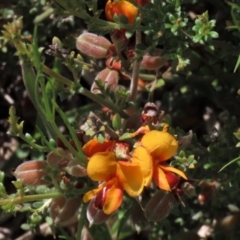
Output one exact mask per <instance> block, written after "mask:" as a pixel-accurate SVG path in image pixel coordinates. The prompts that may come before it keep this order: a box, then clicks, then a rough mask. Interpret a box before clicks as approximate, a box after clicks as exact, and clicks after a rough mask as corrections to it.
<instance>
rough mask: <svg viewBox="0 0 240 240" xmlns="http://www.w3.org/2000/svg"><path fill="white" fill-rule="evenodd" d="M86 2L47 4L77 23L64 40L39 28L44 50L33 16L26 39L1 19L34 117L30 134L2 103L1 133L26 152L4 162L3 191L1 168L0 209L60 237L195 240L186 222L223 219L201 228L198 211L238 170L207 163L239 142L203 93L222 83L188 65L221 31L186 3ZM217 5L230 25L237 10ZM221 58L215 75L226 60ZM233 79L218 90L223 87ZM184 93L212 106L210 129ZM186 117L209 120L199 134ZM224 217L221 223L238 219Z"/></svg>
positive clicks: (19, 22) (225, 116) (20, 24)
mask: <svg viewBox="0 0 240 240" xmlns="http://www.w3.org/2000/svg"><path fill="white" fill-rule="evenodd" d="M97 2H98V1H94V0H92V1H77V0H76V1H75V0H73V1H65V0H56V1H55V4H54V5H53V6H52V7H53V8H54V9H55V10H56V13H54V14H59V15H60V16H66V15H68V16H69V15H70V16H74V17H76V19H77V18H79V19H81V21H82V22H81V23H83V22H84V27H83V29H80V30H79V29H78V30H75V32H77V33H78V35H77V36H75V37H71V41H72V44H70V43H69V45H68V44H66V42H68V41H66V39H64V38H63V37H60V36H59V37H56V36H51V37H52V44H51V45H49V46H48V47H47V49H45V50H44V51H45V52H44V51H43V48H42V47H43V46H42V45H40V44H39V43H40V42H41V41H40V39H41V35H40V34H39V33H38V30H39V28H40V27H41V26H38V25H37V24H36V26H35V28H34V30H33V36H32V41H28V42H26V41H25V40H24V34H25V33H24V25H25V19H24V18H23V19H22V18H21V17H20V18H18V19H14V20H13V21H12V22H11V23H7V24H5V25H4V29H3V31H2V33H3V35H2V37H1V39H2V40H3V42H4V44H7V43H11V44H12V45H13V46H14V47H15V50H16V54H17V56H18V57H19V59H20V62H21V63H20V64H21V70H22V79H23V82H24V86H25V88H26V91H27V94H28V96H29V98H30V100H31V102H32V104H33V106H34V108H35V109H36V111H37V115H38V124H36V125H37V127H36V133H35V134H34V133H31V134H30V133H27V132H26V130H25V128H26V123H25V122H23V121H21V122H19V117H18V116H17V114H18V113H16V108H15V107H14V106H11V107H10V109H9V118H8V123H9V125H10V129H9V132H8V133H9V134H10V135H12V136H16V137H18V138H20V139H22V140H23V141H24V144H25V145H24V146H25V147H27V148H28V149H30V151H32V152H31V154H30V155H29V156H28V159H31V160H28V161H24V162H23V163H20V164H18V166H16V168H15V169H12V175H13V176H14V177H15V178H16V180H15V181H13V184H14V186H15V188H16V191H15V192H14V193H12V194H9V193H8V192H7V190H6V188H5V186H4V184H3V179H4V173H3V172H1V175H0V205H1V206H2V209H3V210H4V211H5V212H11V213H15V212H17V211H22V212H24V211H27V212H28V216H29V217H28V220H27V222H26V223H24V224H23V228H24V229H26V230H29V229H35V228H37V226H38V225H39V224H40V223H42V222H44V221H46V222H47V223H48V224H49V225H50V226H51V229H52V232H53V235H55V233H56V236H58V235H59V236H60V235H61V237H65V238H67V239H86V238H87V237H88V238H93V239H112V238H115V237H116V236H117V238H120V239H124V237H125V235H124V234H125V232H127V234H128V235H130V234H131V233H132V232H133V231H137V232H143V233H144V232H145V233H148V237H149V239H160V238H161V239H185V237H181V236H184V234H185V233H186V235H185V236H186V238H187V237H188V236H191V233H192V234H194V236H196V238H195V239H197V238H198V239H200V238H202V239H207V237H208V235H207V233H206V232H205V235H203V234H202V233H201V232H200V230H199V231H197V230H196V228H197V226H196V224H195V223H193V221H198V224H200V223H201V226H206V224H207V223H208V225H209V229H210V230H211V231H212V232H214V231H216V232H217V228H218V227H219V226H220V227H221V226H224V224H225V223H224V221H223V220H221V221H220V220H219V221H218V222H217V225H214V224H213V223H212V224H210V223H209V218H210V217H209V216H204V214H202V211H203V210H202V208H201V207H202V206H206V205H207V204H208V203H209V202H211V203H213V205H214V204H216V202H217V200H218V199H217V198H216V195H217V194H219V192H221V191H222V192H221V193H222V195H221V197H220V198H219V201H221V203H222V204H223V205H224V204H228V206H229V204H232V202H230V200H229V199H231V201H232V199H234V198H235V195H233V196H230V197H229V199H228V198H227V194H226V193H229V191H230V190H229V189H230V188H231V187H232V186H238V181H237V172H238V170H236V171H235V172H234V175H235V177H236V178H234V177H232V178H231V179H229V180H227V177H226V176H222V175H220V174H219V175H218V171H219V170H225V168H226V167H228V166H229V168H230V167H231V166H233V164H234V163H236V162H238V161H239V157H238V154H239V149H238V148H237V147H238V145H239V144H238V143H237V140H239V139H240V134H239V131H238V130H237V129H238V127H239V123H238V120H237V118H236V117H234V115H233V114H232V113H233V112H234V111H233V110H231V107H232V105H234V104H235V103H234V101H233V103H232V105H231V104H229V105H228V104H226V105H223V106H224V107H223V106H222V105H221V104H223V103H221V104H220V103H219V104H218V103H216V102H218V100H219V101H221V97H219V96H217V94H216V96H217V97H218V98H214V97H216V96H215V95H214V94H215V93H213V89H212V88H213V87H214V88H215V89H214V90H216V89H217V90H216V91H222V89H224V88H225V85H224V84H225V83H224V84H222V85H221V84H220V83H219V82H218V80H216V78H213V79H212V78H209V77H208V74H210V73H211V71H213V70H212V69H211V67H209V66H208V68H207V67H206V66H204V67H202V68H201V67H199V66H201V65H200V63H199V62H200V61H202V62H204V61H205V60H206V59H205V60H204V58H208V57H209V58H210V55H213V53H214V54H216V53H215V52H214V48H215V47H217V46H220V45H221V44H222V43H221V42H220V40H219V41H217V40H214V39H217V38H218V37H219V34H220V33H221V32H220V31H219V33H218V28H217V26H216V20H214V19H212V15H211V14H210V13H209V12H208V11H201V14H199V13H198V14H196V13H193V12H191V11H190V10H189V11H188V10H186V9H188V5H187V3H185V1H175V0H166V1H150V0H146V1H144V0H136V1H134V0H133V1H130V0H129V1H127V0H116V1H112V0H108V1H101V2H104V6H102V7H99V5H98V3H97ZM186 2H189V1H186ZM190 2H191V1H190ZM99 4H100V3H99ZM229 6H231V8H232V16H233V17H232V18H233V21H234V20H236V16H238V13H237V10H239V7H238V5H237V4H232V5H231V4H229ZM53 8H51V9H50V10H51V11H50V14H52V13H53V10H54V9H53ZM235 11H236V12H235ZM235 15H236V16H235ZM36 21H37V20H36ZM36 23H38V22H36ZM234 24H235V25H236V26H238V24H239V23H238V22H234ZM236 26H235V27H236ZM231 27H232V28H234V26H233V25H232V26H231ZM231 27H230V28H229V29H231ZM59 35H60V33H59ZM68 37H69V36H67V38H68ZM68 40H69V39H68ZM214 44H215V45H214ZM45 47H46V46H45ZM66 48H67V49H66ZM71 50H72V51H71ZM70 51H71V52H70ZM45 53H46V55H45V57H46V58H47V59H51V61H53V60H52V59H53V58H54V67H50V65H51V64H48V61H45V60H44V57H43V56H44V54H45ZM195 58H197V59H198V60H196V59H195ZM209 61H210V60H209ZM211 61H213V62H214V61H216V59H213V58H211ZM223 61H224V60H223ZM238 62H239V61H237V64H236V65H235V71H237V70H238V65H239V64H238ZM194 64H199V65H196V66H195V65H194ZM202 64H203V63H202ZM222 65H223V66H224V71H226V72H227V70H226V69H228V68H227V63H225V62H223V63H222ZM63 66H64V67H65V70H66V71H67V72H66V71H63V70H62V67H63ZM198 68H199V69H198ZM218 70H219V68H218ZM198 71H199V72H198ZM195 72H198V74H197V75H196V74H195ZM226 72H225V73H226ZM69 73H70V74H71V75H69ZM202 73H204V75H203V76H202V77H201V74H202ZM89 76H90V77H89ZM218 77H219V78H220V76H219V75H218ZM85 80H86V82H88V84H89V86H88V87H86V82H84V81H85ZM209 85H210V86H209ZM205 86H206V88H205ZM237 87H238V85H237V84H236V86H235V85H234V84H232V85H231V86H230V87H229V88H227V87H226V89H228V90H229V89H230V90H231V91H232V92H234V94H235V93H236V90H237ZM168 89H170V90H168ZM231 91H229V92H231ZM193 93H194V94H196V96H198V97H199V96H201V95H204V94H206V95H208V98H209V99H208V100H209V101H210V100H211V101H212V102H213V103H215V104H216V106H217V108H218V111H219V109H221V111H222V112H221V113H220V114H219V120H216V119H214V120H212V121H213V122H214V124H215V125H214V126H215V127H217V126H218V124H219V125H221V128H220V127H218V130H216V131H213V124H211V123H210V122H208V119H209V118H211V116H212V115H211V113H212V112H211V111H212V110H211V107H208V106H206V109H205V110H206V111H205V113H204V114H203V112H200V113H199V111H198V104H200V105H201V103H199V102H198V99H194V98H192V95H191V94H193ZM211 94H213V95H211ZM224 94H225V92H224ZM79 95H81V96H84V97H85V98H84V99H86V98H87V99H88V100H87V104H86V106H84V103H83V102H80V101H79V102H77V103H74V104H75V106H77V107H78V108H74V109H72V110H71V111H69V110H66V108H65V107H64V103H66V102H67V101H69V99H71V98H73V99H74V97H76V96H79ZM146 95H147V97H146ZM182 96H183V98H181V97H182ZM184 97H185V98H186V99H185V100H184V101H191V102H194V105H193V106H189V105H188V108H187V107H186V108H185V105H184V104H185V102H184V101H183V100H181V101H178V100H179V99H184ZM81 100H83V99H81ZM238 100H239V99H236V101H238ZM159 101H160V102H161V103H160V102H159ZM210 105H211V104H210ZM160 106H161V108H160ZM79 107H80V109H79ZM227 107H229V108H230V110H229V112H227V111H226V109H227ZM84 109H85V110H84ZM195 109H196V112H195ZM223 110H224V111H223ZM165 111H166V112H167V114H166V113H165ZM192 112H194V113H195V115H194V116H192V115H191V113H192ZM230 112H231V114H230ZM183 113H184V114H186V115H187V118H182V116H183ZM188 114H189V115H188ZM198 114H202V115H200V117H199V118H204V121H206V122H207V124H206V125H207V126H208V128H209V129H208V132H207V133H208V135H206V136H204V137H203V136H201V135H200V138H202V139H200V140H198V138H197V136H199V135H197V134H198V133H197V131H195V130H196V126H198V125H201V124H200V123H199V119H198V118H197V117H196V116H199V115H198ZM186 119H187V121H185V120H186ZM205 119H206V120H205ZM227 121H228V123H227ZM179 126H180V127H181V128H182V129H181V128H180V127H179ZM220 129H221V130H220ZM188 130H190V131H189V134H188V133H186V131H188ZM214 130H215V129H214ZM233 132H234V134H233ZM203 138H204V140H203ZM236 145H237V147H236ZM229 149H231V150H232V151H231V153H229ZM33 151H34V152H38V153H39V155H40V158H37V157H36V158H34V153H33ZM228 154H230V155H228ZM230 156H231V157H230ZM223 158H226V159H227V161H222V159H223ZM219 159H221V161H220V160H219ZM232 159H233V160H232ZM230 160H232V161H230ZM219 162H220V163H219ZM202 170H204V171H202ZM207 170H208V171H207ZM205 171H206V173H205ZM238 199H239V197H238ZM29 203H31V204H29ZM36 206H37V207H36ZM229 209H230V207H229ZM238 211H239V210H238V209H237V210H236V212H238ZM184 214H185V215H184ZM207 214H209V215H211V212H209V213H207ZM200 215H201V216H200ZM235 215H236V216H235ZM235 215H234V216H232V217H233V219H234V220H232V222H234V221H237V220H238V219H239V214H238V213H236V214H235ZM183 216H184V217H183ZM185 217H186V218H185ZM193 219H194V220H193ZM188 221H189V222H191V224H190V223H189V225H187V222H188ZM130 226H132V227H130ZM171 226H172V227H171ZM174 226H176V229H178V228H183V229H184V231H185V233H184V234H183V235H181V234H182V232H181V231H180V230H179V229H178V233H176V236H174V235H175V233H173V231H172V229H173V228H174ZM63 227H64V229H67V230H69V229H70V227H71V228H72V229H73V230H72V231H71V233H68V231H65V230H63ZM125 227H126V228H127V230H124V228H125ZM146 228H149V230H146ZM171 228H172V229H171ZM59 229H60V231H61V233H59V232H58V231H59ZM226 229H227V228H226ZM210 230H209V231H210ZM224 231H225V230H224ZM226 232H227V230H226ZM70 235H71V236H70ZM210 235H211V236H212V237H214V236H217V235H214V234H212V233H211V234H210ZM173 237H174V238H173Z"/></svg>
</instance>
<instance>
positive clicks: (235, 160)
mask: <svg viewBox="0 0 240 240" xmlns="http://www.w3.org/2000/svg"><path fill="white" fill-rule="evenodd" d="M238 161H240V157H237V158H235V159H233V160H232V161H230V162H229V163H227V164H226V165H224V166H223V167H222V168H221V169H220V170H219V171H218V172H221V171H222V170H223V169H225V168H226V167H228V166H229V165H231V164H233V163H235V162H238Z"/></svg>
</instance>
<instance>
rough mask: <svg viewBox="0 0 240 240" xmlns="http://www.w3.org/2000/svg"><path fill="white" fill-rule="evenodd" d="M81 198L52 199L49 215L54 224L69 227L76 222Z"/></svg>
mask: <svg viewBox="0 0 240 240" xmlns="http://www.w3.org/2000/svg"><path fill="white" fill-rule="evenodd" d="M81 199H82V197H75V198H69V199H66V198H65V197H59V198H56V199H53V201H52V203H51V206H50V214H51V217H52V218H53V219H54V223H55V224H57V225H60V226H69V225H72V224H73V223H75V222H77V220H78V219H77V214H78V209H79V207H80V205H81V202H82V200H81Z"/></svg>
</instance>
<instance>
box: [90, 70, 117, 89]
mask: <svg viewBox="0 0 240 240" xmlns="http://www.w3.org/2000/svg"><path fill="white" fill-rule="evenodd" d="M118 79H119V74H118V72H117V71H115V70H111V69H109V68H105V69H103V70H102V71H101V72H99V73H98V75H97V76H96V78H95V80H100V81H102V82H103V84H104V87H105V88H107V87H110V89H111V90H112V91H114V90H115V89H116V87H117V84H118ZM91 92H93V93H99V92H100V91H99V88H98V86H97V84H96V82H95V81H94V82H93V84H92V87H91Z"/></svg>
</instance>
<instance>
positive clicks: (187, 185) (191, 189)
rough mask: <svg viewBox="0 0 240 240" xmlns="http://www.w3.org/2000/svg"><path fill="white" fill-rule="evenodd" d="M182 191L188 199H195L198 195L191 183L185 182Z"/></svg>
mask: <svg viewBox="0 0 240 240" xmlns="http://www.w3.org/2000/svg"><path fill="white" fill-rule="evenodd" d="M181 189H182V190H183V192H184V193H185V194H186V195H187V196H188V197H194V196H196V195H197V194H196V191H195V188H194V186H193V185H192V184H191V183H189V182H183V184H182V185H181Z"/></svg>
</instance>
